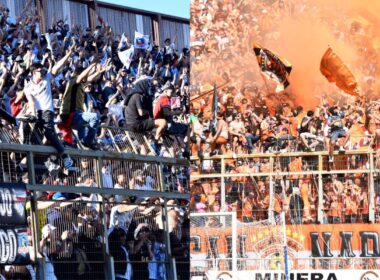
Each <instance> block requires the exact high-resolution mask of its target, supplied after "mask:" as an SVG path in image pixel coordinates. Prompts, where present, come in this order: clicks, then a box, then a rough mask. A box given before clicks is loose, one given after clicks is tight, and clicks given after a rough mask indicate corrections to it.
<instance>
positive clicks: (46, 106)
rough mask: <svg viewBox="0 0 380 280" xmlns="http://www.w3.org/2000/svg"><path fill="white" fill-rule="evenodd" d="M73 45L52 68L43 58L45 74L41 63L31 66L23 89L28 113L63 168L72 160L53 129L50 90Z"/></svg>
mask: <svg viewBox="0 0 380 280" xmlns="http://www.w3.org/2000/svg"><path fill="white" fill-rule="evenodd" d="M74 48H75V44H73V45H72V46H71V47H70V49H69V50H68V52H67V54H66V55H65V56H64V57H63V58H62V59H61V60H60V61H58V62H57V63H56V64H55V65H54V66H53V65H52V60H51V58H50V59H48V55H46V56H45V57H44V59H45V60H47V61H48V63H49V69H48V71H47V72H45V70H44V68H43V65H42V64H41V63H35V64H33V65H32V66H31V69H30V70H31V73H32V78H31V80H30V81H29V83H28V84H26V86H25V88H24V92H25V96H26V98H27V99H28V102H29V106H30V112H31V113H32V114H33V115H34V116H35V117H36V118H37V125H38V126H39V127H40V128H41V129H42V130H43V133H44V135H45V137H46V139H47V140H48V141H49V142H50V144H51V145H52V146H53V147H54V148H55V149H56V150H57V152H58V154H59V155H60V156H61V157H62V158H63V165H64V167H65V168H70V167H71V166H72V165H73V161H72V159H71V158H70V157H69V156H68V155H67V154H65V148H64V147H63V145H62V143H61V141H60V140H59V139H58V136H57V133H56V132H55V129H54V104H53V96H52V90H51V82H52V79H53V77H54V76H55V75H57V74H58V72H59V70H60V69H61V68H62V67H63V66H64V64H65V63H66V62H67V61H68V59H69V57H70V56H71V54H72V52H73V50H74Z"/></svg>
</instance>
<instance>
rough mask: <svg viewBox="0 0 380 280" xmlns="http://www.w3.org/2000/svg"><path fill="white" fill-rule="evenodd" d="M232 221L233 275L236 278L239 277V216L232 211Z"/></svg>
mask: <svg viewBox="0 0 380 280" xmlns="http://www.w3.org/2000/svg"><path fill="white" fill-rule="evenodd" d="M231 218H232V221H231V226H232V244H231V247H232V248H231V249H232V276H233V277H234V279H236V278H237V275H236V273H237V239H238V237H237V217H236V212H232V216H231Z"/></svg>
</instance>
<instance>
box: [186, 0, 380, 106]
mask: <svg viewBox="0 0 380 280" xmlns="http://www.w3.org/2000/svg"><path fill="white" fill-rule="evenodd" d="M214 2H217V1H214ZM214 2H213V1H209V2H208V3H214ZM234 2H235V1H231V0H230V1H228V0H227V1H223V9H222V10H223V12H224V13H225V14H226V15H228V16H226V17H225V18H223V17H222V16H223V13H221V15H222V16H220V14H218V13H216V11H217V10H218V8H217V7H214V9H212V11H211V13H213V14H212V15H214V14H216V15H218V16H219V17H221V18H220V19H219V20H218V19H217V21H219V22H224V23H220V24H219V23H217V24H210V25H209V26H208V25H207V21H205V18H206V16H205V17H204V18H202V17H201V16H199V18H200V20H199V21H197V20H195V22H198V24H195V25H192V26H191V28H192V29H193V30H194V34H198V37H202V35H199V34H202V31H204V30H203V28H204V27H207V28H208V29H210V30H215V29H216V30H218V28H220V29H223V30H224V32H225V35H226V36H228V37H229V40H230V44H227V47H226V49H225V50H224V51H222V52H219V53H218V52H217V51H214V50H215V49H216V48H217V43H215V42H214V44H212V43H210V45H207V42H208V40H210V41H212V40H213V38H214V36H213V35H212V36H210V38H208V37H207V35H206V36H204V37H205V38H204V40H205V41H206V46H207V47H208V49H207V50H208V51H207V52H204V53H202V54H200V55H199V58H200V60H199V61H200V63H197V65H195V64H194V66H195V67H193V68H192V73H191V74H192V76H193V79H192V81H193V82H197V83H199V84H205V83H210V84H213V83H214V82H215V81H216V82H217V83H218V81H221V80H222V79H221V76H222V74H223V73H227V75H228V77H229V79H230V80H231V84H232V86H235V88H236V89H237V92H238V91H239V90H240V89H241V88H243V87H245V86H246V85H249V84H252V83H256V84H259V85H260V86H261V87H262V88H263V89H264V91H266V87H265V84H264V81H263V80H262V79H261V78H260V75H259V69H258V65H257V63H256V58H255V55H254V53H253V50H252V47H251V46H252V44H253V43H254V42H257V43H259V44H261V45H262V46H263V47H266V48H269V49H272V50H273V51H274V52H276V53H278V54H279V55H281V56H282V57H285V58H286V59H288V60H289V61H290V63H291V64H292V65H293V70H292V73H291V74H290V76H289V81H290V86H289V87H288V88H287V90H286V91H287V92H288V93H289V94H290V95H291V96H292V97H293V98H295V99H296V100H297V103H298V104H300V105H302V106H304V107H305V108H311V107H314V106H315V105H317V104H318V103H319V98H318V97H319V96H320V94H321V93H323V92H326V93H327V94H328V95H329V96H332V95H336V96H337V97H338V98H340V97H343V95H341V94H337V93H338V92H339V89H338V88H337V87H336V86H335V85H334V84H330V83H329V82H328V81H327V80H326V79H325V77H323V75H322V74H321V73H320V71H319V66H320V62H321V58H322V56H323V54H324V52H325V51H326V49H327V48H328V47H329V46H330V47H331V48H332V49H333V50H334V52H336V53H337V55H338V56H339V57H340V58H341V59H342V61H343V62H344V63H345V64H346V65H347V66H348V68H349V69H350V70H351V71H352V73H353V75H354V76H355V78H356V79H357V81H358V84H359V87H360V88H362V89H363V92H364V94H366V93H367V92H371V91H372V92H374V93H375V94H377V97H379V96H380V81H378V79H377V76H378V75H379V74H380V1H378V0H367V1H362V0H350V1H345V0H292V1H284V2H285V3H286V8H285V9H284V10H280V9H279V8H278V3H274V4H273V5H268V4H265V2H266V1H248V0H242V1H241V3H242V4H241V5H240V6H239V7H236V6H234V4H232V3H234ZM219 8H220V7H219ZM239 13H240V15H241V16H240V17H238V16H236V14H239ZM192 17H194V18H198V16H197V15H194V14H193V15H192ZM199 22H200V24H199ZM204 22H206V23H205V24H204V25H202V24H203V23H204ZM226 25H228V27H226ZM195 31H197V32H198V33H197V32H195ZM205 34H207V32H206V33H205ZM221 36H223V35H221ZM371 64H372V65H371ZM370 68H372V70H370ZM369 77H373V78H374V79H372V78H369ZM269 88H270V85H269Z"/></svg>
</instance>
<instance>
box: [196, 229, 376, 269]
mask: <svg viewBox="0 0 380 280" xmlns="http://www.w3.org/2000/svg"><path fill="white" fill-rule="evenodd" d="M283 231H284V229H283V227H282V226H273V227H271V228H266V229H265V230H260V229H258V228H257V227H255V226H254V225H252V226H251V225H249V224H243V223H238V226H237V230H236V233H235V236H236V238H237V244H238V245H237V250H238V255H239V257H240V258H246V259H267V258H271V256H272V255H273V254H275V253H281V252H282V247H283V239H280V238H279V236H281V235H282V234H283ZM285 231H286V238H287V246H288V252H289V258H290V259H291V258H310V257H318V258H357V257H367V258H378V257H380V244H379V234H380V226H379V225H376V224H335V225H333V224H325V225H315V224H308V225H287V226H286V229H285ZM190 234H191V245H190V250H191V256H192V261H194V264H196V263H199V265H200V266H202V264H201V263H200V262H202V261H204V260H209V259H218V258H226V257H228V256H231V253H232V251H231V250H232V246H231V244H232V238H231V237H232V235H233V234H232V229H231V228H225V229H223V228H210V227H208V228H201V227H192V228H191V232H190Z"/></svg>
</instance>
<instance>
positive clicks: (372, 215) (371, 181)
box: [368, 151, 376, 222]
mask: <svg viewBox="0 0 380 280" xmlns="http://www.w3.org/2000/svg"><path fill="white" fill-rule="evenodd" d="M374 169H375V161H374V151H370V152H369V182H368V183H369V186H368V196H369V198H368V199H369V206H368V207H369V221H370V222H375V198H376V195H375V178H374V176H373V173H374Z"/></svg>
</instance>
